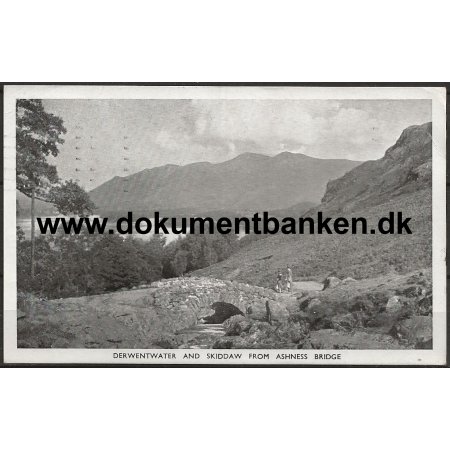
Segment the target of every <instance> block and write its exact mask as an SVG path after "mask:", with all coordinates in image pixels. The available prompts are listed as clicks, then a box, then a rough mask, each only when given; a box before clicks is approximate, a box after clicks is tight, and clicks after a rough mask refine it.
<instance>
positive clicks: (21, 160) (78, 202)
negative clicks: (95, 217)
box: [16, 99, 94, 277]
mask: <svg viewBox="0 0 450 450" xmlns="http://www.w3.org/2000/svg"><path fill="white" fill-rule="evenodd" d="M65 133H66V129H65V127H64V124H63V120H62V119H61V118H60V117H58V116H55V115H54V114H51V113H48V112H47V111H45V109H44V107H43V105H42V101H41V100H37V99H36V100H35V99H19V100H17V103H16V186H17V189H18V190H19V191H20V192H22V193H23V194H25V195H26V196H27V197H29V198H31V277H34V266H35V224H34V222H35V217H34V216H35V200H36V199H39V200H43V201H45V202H48V203H53V204H54V205H55V206H56V207H57V209H58V210H59V211H60V212H62V213H65V214H67V213H70V212H71V213H74V214H85V213H88V212H92V209H93V207H94V205H93V204H92V202H91V201H90V199H89V197H88V196H87V194H86V192H85V191H84V190H83V189H82V188H81V187H80V186H78V185H77V184H76V183H75V182H73V181H72V180H70V181H68V182H66V183H62V182H61V180H60V179H59V176H58V172H57V170H56V166H54V165H53V164H51V163H50V162H49V157H52V156H53V157H56V156H58V154H59V148H60V146H61V145H62V144H63V143H64V139H63V138H62V136H63V135H64V134H65Z"/></svg>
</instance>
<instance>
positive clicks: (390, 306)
mask: <svg viewBox="0 0 450 450" xmlns="http://www.w3.org/2000/svg"><path fill="white" fill-rule="evenodd" d="M401 308H402V301H401V299H400V297H399V296H398V295H393V296H392V297H391V298H390V299H389V300H388V301H387V303H386V311H387V312H389V313H393V312H395V311H399V310H400V309H401Z"/></svg>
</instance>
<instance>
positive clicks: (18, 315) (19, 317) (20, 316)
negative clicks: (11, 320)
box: [17, 309, 27, 320]
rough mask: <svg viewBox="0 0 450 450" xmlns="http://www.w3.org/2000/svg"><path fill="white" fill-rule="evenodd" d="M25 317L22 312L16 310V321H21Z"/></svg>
mask: <svg viewBox="0 0 450 450" xmlns="http://www.w3.org/2000/svg"><path fill="white" fill-rule="evenodd" d="M26 316H27V315H26V314H25V313H24V312H23V311H21V310H20V309H18V310H17V320H19V319H23V318H24V317H26Z"/></svg>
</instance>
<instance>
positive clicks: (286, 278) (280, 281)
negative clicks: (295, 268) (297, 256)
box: [275, 265, 292, 293]
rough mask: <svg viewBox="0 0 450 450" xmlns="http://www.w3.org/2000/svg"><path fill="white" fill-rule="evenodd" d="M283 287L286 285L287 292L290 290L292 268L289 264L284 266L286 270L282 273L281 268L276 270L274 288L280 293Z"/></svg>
mask: <svg viewBox="0 0 450 450" xmlns="http://www.w3.org/2000/svg"><path fill="white" fill-rule="evenodd" d="M284 287H286V290H287V291H288V292H292V269H291V267H290V266H289V265H287V266H286V272H285V273H284V274H283V272H282V271H281V269H279V270H278V275H277V284H276V287H275V290H276V291H277V292H278V293H281V292H282V291H283V288H284Z"/></svg>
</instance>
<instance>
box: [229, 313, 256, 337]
mask: <svg viewBox="0 0 450 450" xmlns="http://www.w3.org/2000/svg"><path fill="white" fill-rule="evenodd" d="M251 326H252V321H251V320H249V319H247V318H245V317H244V316H241V315H238V316H232V317H230V318H229V319H227V320H226V321H225V322H224V323H223V327H224V330H225V335H226V336H239V335H240V334H241V333H244V332H246V331H248V330H250V328H251Z"/></svg>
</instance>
